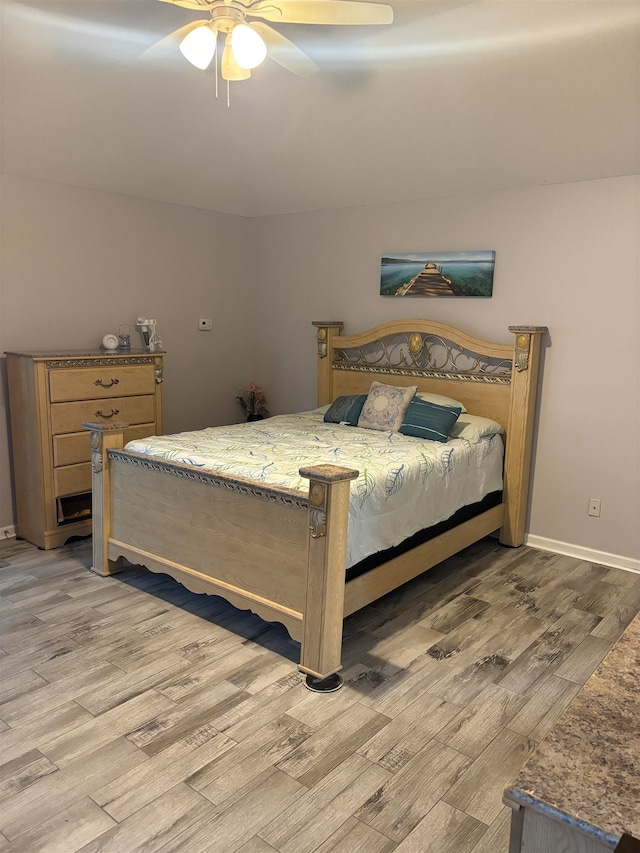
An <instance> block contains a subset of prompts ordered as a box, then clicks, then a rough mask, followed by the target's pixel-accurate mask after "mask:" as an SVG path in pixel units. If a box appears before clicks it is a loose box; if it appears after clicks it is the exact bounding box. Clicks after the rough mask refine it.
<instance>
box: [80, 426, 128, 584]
mask: <svg viewBox="0 0 640 853" xmlns="http://www.w3.org/2000/svg"><path fill="white" fill-rule="evenodd" d="M82 426H84V427H86V428H87V429H89V430H91V472H92V473H91V478H92V497H91V503H92V506H91V517H92V540H93V541H92V545H93V563H92V566H91V568H92V570H93V571H94V572H97V574H99V575H113V574H115V573H116V572H118V571H120V570H121V568H122V565H121V564H122V558H119V559H118V560H110V559H109V557H108V550H107V546H108V543H109V535H110V533H111V470H110V467H109V457H108V455H107V450H109V449H110V448H111V449H114V450H122V448H123V447H124V430H125V428H126V427H127V426H128V425H127V424H119V423H111V424H94V423H83V424H82Z"/></svg>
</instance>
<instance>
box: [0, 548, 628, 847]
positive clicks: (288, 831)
mask: <svg viewBox="0 0 640 853" xmlns="http://www.w3.org/2000/svg"><path fill="white" fill-rule="evenodd" d="M89 566H90V540H77V541H75V542H71V543H69V544H68V545H66V546H64V547H62V548H58V549H56V550H53V551H47V552H45V551H39V550H38V549H37V548H35V547H33V546H31V545H29V544H28V543H26V542H22V541H16V540H7V541H6V542H2V543H0V605H1V608H2V611H1V614H2V618H1V623H0V666H1V668H2V670H1V671H2V680H1V683H0V853H9V851H11V853H38V851H44V853H106V852H107V851H114V853H169V851H179V853H205V851H206V853H360V851H361V852H362V853H391V852H392V851H397V853H471V851H473V853H506V851H507V849H508V836H509V817H510V812H509V810H508V809H507V808H506V807H505V806H504V805H503V804H502V791H503V789H504V788H505V787H506V786H507V785H508V784H509V782H510V781H511V779H512V778H513V777H514V776H515V775H516V774H517V772H518V770H519V769H520V767H521V766H522V764H523V763H524V762H525V761H526V759H527V757H528V756H529V754H530V753H531V751H532V750H533V749H534V748H535V746H536V745H537V743H538V742H539V741H540V740H541V739H542V738H543V737H544V736H545V734H546V733H547V732H548V731H549V729H550V728H551V726H553V724H554V722H555V721H556V720H557V718H558V717H559V715H560V714H561V713H562V711H563V710H564V709H565V708H566V707H567V705H568V704H569V703H570V702H571V700H572V699H573V697H574V696H575V695H576V693H577V692H578V691H579V689H580V686H581V685H582V684H584V682H585V681H586V680H587V678H588V677H589V675H590V674H591V673H592V672H593V670H594V669H595V668H596V667H597V665H598V664H599V663H600V661H601V660H602V659H603V657H604V656H605V655H606V654H607V652H608V651H609V649H610V648H611V646H612V645H613V643H614V642H615V641H616V640H617V639H618V638H619V637H620V635H621V633H622V632H623V630H624V629H625V627H626V626H627V625H628V623H629V622H630V621H631V619H632V618H633V616H634V615H635V613H637V612H638V610H639V609H640V576H639V575H635V574H631V573H628V572H624V571H620V570H617V569H608V568H606V567H604V566H598V565H593V564H591V563H586V562H582V561H580V560H577V559H572V558H569V557H563V556H558V555H555V554H550V553H545V552H541V551H536V550H533V549H530V548H521V549H516V550H511V549H503V548H501V547H500V546H499V545H498V544H497V543H496V542H495V541H494V540H493V539H485V540H483V541H482V542H480V543H477V544H476V545H474V546H472V547H470V548H468V549H467V550H466V551H464V552H462V553H460V554H457V555H455V556H454V557H452V558H451V559H449V560H447V561H445V562H444V563H442V564H441V565H440V566H437V567H436V568H435V569H432V570H431V571H430V572H427V573H425V574H424V575H422V576H421V577H419V578H417V579H416V580H415V581H412V582H411V583H409V584H406V585H405V586H404V587H402V588H401V589H399V590H396V591H394V592H393V593H390V594H389V595H387V596H385V597H384V598H382V599H381V600H380V601H378V602H376V603H375V604H374V605H371V606H369V607H366V608H364V610H362V611H360V612H358V613H355V614H353V615H352V616H350V617H349V618H348V619H346V620H345V626H344V636H345V640H344V664H345V670H344V676H345V681H346V684H345V687H344V688H343V689H342V690H341V691H339V692H337V693H333V694H327V695H324V696H323V695H317V694H314V693H310V692H309V691H308V690H306V689H305V687H304V684H303V680H302V676H301V675H300V674H299V673H298V671H297V669H296V666H295V664H296V662H297V660H298V655H299V647H298V646H297V644H296V643H294V642H293V641H292V640H291V639H290V638H289V636H288V635H287V633H286V631H285V630H284V628H282V626H279V625H271V624H267V623H265V622H263V621H261V620H260V619H259V618H257V617H256V616H253V615H252V614H251V613H248V612H243V611H238V610H235V609H234V608H233V607H231V606H229V605H228V604H226V603H225V602H224V601H222V600H221V599H219V598H214V597H207V596H201V595H194V594H192V593H190V592H188V591H187V590H185V589H184V588H183V587H181V586H180V585H179V584H177V583H176V582H174V581H172V580H171V579H169V578H167V577H165V576H160V575H155V574H152V573H150V572H147V571H146V570H144V569H140V568H137V567H131V568H130V569H128V570H127V571H125V572H123V573H122V574H119V575H117V576H114V577H111V578H100V577H98V576H96V575H94V574H93V573H92V572H91V571H90V570H89Z"/></svg>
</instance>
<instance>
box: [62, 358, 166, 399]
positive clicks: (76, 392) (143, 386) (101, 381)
mask: <svg viewBox="0 0 640 853" xmlns="http://www.w3.org/2000/svg"><path fill="white" fill-rule="evenodd" d="M153 392H154V375H153V365H152V364H134V365H122V366H120V365H116V366H115V367H113V366H106V367H74V368H64V369H62V370H52V371H50V373H49V399H50V400H51V402H52V403H59V402H64V401H66V400H94V399H95V400H100V399H102V398H104V397H127V396H134V395H140V394H153Z"/></svg>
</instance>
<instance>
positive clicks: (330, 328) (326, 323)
mask: <svg viewBox="0 0 640 853" xmlns="http://www.w3.org/2000/svg"><path fill="white" fill-rule="evenodd" d="M312 325H313V326H315V327H316V329H317V330H318V331H317V334H316V338H317V341H318V406H325V405H326V404H327V403H333V388H332V382H331V367H332V365H333V339H334V337H335V336H336V335H339V334H340V332H341V331H342V328H343V326H344V323H342V321H340V320H314V321H313V322H312Z"/></svg>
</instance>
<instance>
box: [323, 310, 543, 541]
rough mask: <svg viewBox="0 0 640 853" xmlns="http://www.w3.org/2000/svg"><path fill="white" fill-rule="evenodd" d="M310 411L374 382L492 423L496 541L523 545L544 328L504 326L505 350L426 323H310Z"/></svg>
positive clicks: (450, 329)
mask: <svg viewBox="0 0 640 853" xmlns="http://www.w3.org/2000/svg"><path fill="white" fill-rule="evenodd" d="M313 325H314V326H315V327H316V329H317V345H318V405H319V406H322V405H326V404H327V403H331V402H333V400H335V398H336V397H339V396H340V395H342V394H366V393H367V392H368V391H369V388H370V386H371V383H372V382H373V381H374V380H377V381H378V382H385V383H387V384H389V385H402V386H405V387H406V386H409V385H417V386H418V390H420V391H432V392H435V393H438V394H444V395H446V396H448V397H454V398H455V399H456V400H460V402H462V403H464V405H465V406H466V408H467V409H468V411H469V412H471V413H472V414H476V415H482V416H483V417H488V418H493V419H494V420H496V421H498V423H500V424H502V426H503V427H504V429H505V431H506V434H507V440H506V454H505V472H504V501H505V508H506V511H505V526H504V527H503V529H502V535H501V541H502V542H503V543H505V544H509V545H521V544H522V542H523V541H524V529H525V522H526V509H527V501H528V491H529V472H530V464H531V453H532V435H533V423H534V415H535V411H536V405H537V386H538V381H537V380H538V367H539V361H540V350H541V340H542V336H543V334H544V333H545V332H546V331H547V327H546V326H509V331H510V332H512V333H513V335H514V341H513V344H512V345H510V344H499V343H492V342H490V341H484V340H481V339H479V338H476V337H474V336H473V335H470V334H468V333H467V332H464V331H462V330H461V329H456V328H454V327H453V326H447V325H445V324H444V323H437V322H432V321H430V320H392V321H390V322H389V323H384V324H382V325H380V326H376V327H375V328H373V329H369V330H368V331H366V332H362V333H361V334H358V335H348V336H346V335H342V334H341V331H342V328H343V323H342V322H340V321H315V322H314V323H313Z"/></svg>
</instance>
